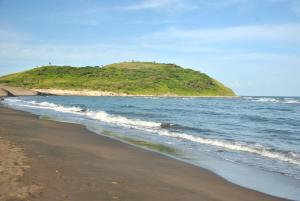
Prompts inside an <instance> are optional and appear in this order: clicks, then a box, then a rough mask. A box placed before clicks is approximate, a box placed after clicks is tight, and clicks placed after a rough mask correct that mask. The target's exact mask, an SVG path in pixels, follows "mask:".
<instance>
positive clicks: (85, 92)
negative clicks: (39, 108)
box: [32, 89, 239, 98]
mask: <svg viewBox="0 0 300 201" xmlns="http://www.w3.org/2000/svg"><path fill="white" fill-rule="evenodd" d="M32 90H34V91H36V92H39V93H44V94H51V95H57V96H122V97H123V96H125V97H127V96H128V97H170V98H176V97H178V98H238V97H239V96H205V95H203V96H180V95H174V94H166V95H144V94H140V95H132V94H126V93H116V92H109V91H95V90H63V89H32Z"/></svg>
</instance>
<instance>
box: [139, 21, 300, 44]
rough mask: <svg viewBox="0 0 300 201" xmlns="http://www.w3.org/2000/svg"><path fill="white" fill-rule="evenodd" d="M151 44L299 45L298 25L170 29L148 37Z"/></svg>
mask: <svg viewBox="0 0 300 201" xmlns="http://www.w3.org/2000/svg"><path fill="white" fill-rule="evenodd" d="M143 40H149V41H151V42H153V41H157V42H167V43H174V41H176V43H179V42H184V43H188V44H215V43H241V44H243V43H245V44H247V43H249V42H255V41H256V42H257V41H258V42H274V43H278V42H284V43H300V24H283V25H253V26H233V27H225V28H218V29H215V28H214V29H179V28H171V29H168V30H165V31H162V32H157V33H153V34H150V35H148V36H147V37H146V38H143Z"/></svg>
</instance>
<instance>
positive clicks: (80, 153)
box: [0, 106, 282, 201]
mask: <svg viewBox="0 0 300 201" xmlns="http://www.w3.org/2000/svg"><path fill="white" fill-rule="evenodd" d="M0 131H1V132H0V134H1V136H0V137H1V139H4V140H7V141H9V142H12V143H13V144H14V145H16V146H17V147H21V149H20V150H23V152H24V155H25V156H26V157H28V161H29V162H28V163H29V164H28V165H29V166H30V168H27V169H25V170H24V174H23V176H22V177H20V178H19V181H20V182H21V183H22V185H25V186H27V187H28V186H29V187H30V186H35V188H34V189H35V191H28V192H29V193H28V197H29V198H31V199H33V200H46V201H47V200H58V199H64V200H84V199H85V200H95V199H98V200H99V199H105V200H232V201H234V200H282V199H279V198H275V197H273V196H269V195H266V194H263V193H260V192H257V191H254V190H249V189H246V188H243V187H240V186H237V185H235V184H232V183H230V182H228V181H226V180H224V179H222V178H221V177H219V176H217V175H215V174H214V173H212V172H210V171H208V170H205V169H202V168H199V167H196V166H193V165H189V164H186V163H183V162H181V161H178V160H175V159H171V158H169V157H166V156H164V155H161V154H158V153H155V152H151V151H147V150H143V149H140V148H137V147H135V146H131V145H128V144H125V143H122V142H119V141H117V140H113V139H111V138H108V137H105V136H101V135H95V134H94V133H92V132H90V131H88V130H87V129H86V128H85V127H84V126H82V125H77V124H71V123H62V122H56V121H48V120H43V119H39V118H38V116H36V115H32V114H29V113H26V112H21V111H17V110H13V109H8V108H5V107H2V106H0ZM49 178H52V179H51V180H50V181H49ZM29 189H30V188H29ZM1 190H2V189H0V192H1Z"/></svg>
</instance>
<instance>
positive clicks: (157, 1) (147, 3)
mask: <svg viewBox="0 0 300 201" xmlns="http://www.w3.org/2000/svg"><path fill="white" fill-rule="evenodd" d="M184 5H185V3H184V0H142V1H140V2H137V3H136V4H132V5H129V6H127V7H125V8H126V9H128V10H144V9H159V8H164V7H169V6H174V7H175V8H179V7H183V6H184Z"/></svg>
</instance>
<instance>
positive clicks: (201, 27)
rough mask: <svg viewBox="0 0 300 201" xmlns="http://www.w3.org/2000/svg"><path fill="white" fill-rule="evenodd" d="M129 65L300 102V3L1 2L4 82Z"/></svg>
mask: <svg viewBox="0 0 300 201" xmlns="http://www.w3.org/2000/svg"><path fill="white" fill-rule="evenodd" d="M130 60H138V61H157V62H170V63H176V64H179V65H181V66H184V67H189V68H192V69H196V70H200V71H202V72H205V73H207V74H208V75H210V76H212V77H214V78H216V79H218V80H220V81H221V82H223V83H225V84H226V85H227V86H229V87H231V88H233V89H234V90H235V91H236V92H237V93H238V94H239V95H288V96H300V0H122V1H121V0H119V1H117V0H49V1H47V0H44V1H41V0H26V1H21V0H0V75H4V74H8V73H12V72H18V71H22V70H26V69H29V68H32V67H35V66H40V65H45V64H47V63H48V62H49V61H51V62H52V63H53V64H56V65H76V66H86V65H105V64H109V63H114V62H120V61H130Z"/></svg>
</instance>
